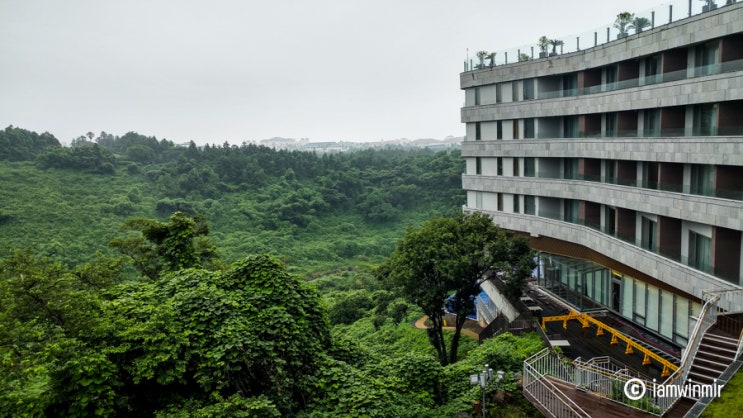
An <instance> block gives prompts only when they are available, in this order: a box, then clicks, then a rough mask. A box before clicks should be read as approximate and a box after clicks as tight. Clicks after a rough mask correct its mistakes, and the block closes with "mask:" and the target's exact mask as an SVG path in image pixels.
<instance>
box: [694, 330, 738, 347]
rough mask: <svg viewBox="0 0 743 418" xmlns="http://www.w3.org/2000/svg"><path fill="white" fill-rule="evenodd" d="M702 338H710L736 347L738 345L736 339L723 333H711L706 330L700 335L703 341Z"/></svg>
mask: <svg viewBox="0 0 743 418" xmlns="http://www.w3.org/2000/svg"><path fill="white" fill-rule="evenodd" d="M704 340H712V341H715V342H720V343H723V344H725V345H729V346H731V347H736V348H737V347H738V340H736V339H734V338H730V337H726V336H724V335H719V334H711V333H709V332H707V333H706V334H704V336H703V337H702V341H704Z"/></svg>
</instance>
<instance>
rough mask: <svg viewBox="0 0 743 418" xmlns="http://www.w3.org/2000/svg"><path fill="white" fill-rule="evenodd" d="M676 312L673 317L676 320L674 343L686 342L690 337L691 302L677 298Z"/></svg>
mask: <svg viewBox="0 0 743 418" xmlns="http://www.w3.org/2000/svg"><path fill="white" fill-rule="evenodd" d="M675 301H676V302H675V303H676V312H675V314H674V315H673V317H674V319H675V322H676V324H675V331H674V338H673V340H674V341H679V342H682V341H683V342H685V341H686V339H687V338H688V337H689V301H688V300H687V299H684V298H682V297H679V296H676V297H675Z"/></svg>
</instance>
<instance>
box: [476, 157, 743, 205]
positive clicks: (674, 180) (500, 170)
mask: <svg viewBox="0 0 743 418" xmlns="http://www.w3.org/2000/svg"><path fill="white" fill-rule="evenodd" d="M468 161H470V162H471V161H472V158H470V159H468ZM470 164H471V163H470ZM470 164H468V167H467V172H468V173H472V171H471V170H472V166H471V165H470ZM522 166H523V169H522ZM473 174H475V175H487V176H504V175H505V176H515V177H520V176H523V177H538V178H545V179H560V180H583V181H593V182H601V183H608V184H618V185H623V186H633V187H642V188H646V189H654V190H662V191H669V192H677V193H685V194H694V195H700V196H711V197H719V198H724V199H733V200H743V166H731V165H706V164H683V163H667V162H655V161H632V160H601V159H596V158H552V157H540V158H535V157H523V158H518V157H474V173H473Z"/></svg>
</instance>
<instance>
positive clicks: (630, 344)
mask: <svg viewBox="0 0 743 418" xmlns="http://www.w3.org/2000/svg"><path fill="white" fill-rule="evenodd" d="M571 319H575V320H577V321H578V322H580V323H581V325H582V326H583V328H589V327H590V326H591V324H593V325H596V328H597V330H596V336H600V335H604V331H606V332H609V333H611V344H613V345H614V344H619V340H621V341H622V342H624V343H625V344H627V348H626V349H625V350H624V354H632V353H634V350H638V351H639V352H641V353H642V354H643V355H644V357H643V360H642V364H643V365H648V364H650V359H653V360H655V361H657V362H658V363H660V364H661V365H662V366H663V372H661V377H667V376H670V375H671V372H672V371H676V369H678V366H677V365H675V364H673V363H671V362H670V361H668V360H666V359H664V358H663V357H661V356H659V355H657V354H655V353H654V352H652V351H650V350H648V349H647V348H645V347H644V346H642V345H640V344H638V343H637V342H635V341H634V340H632V339H631V338H629V337H627V336H626V335H624V334H622V333H621V332H619V331H617V330H615V329H614V328H612V327H610V326H608V325H606V324H604V323H603V322H601V321H599V320H598V319H596V318H594V317H592V316H590V315H588V314H585V313H578V312H575V311H570V312H569V313H568V314H567V315H557V316H545V317H543V318H542V329H545V328H546V324H547V322H554V321H562V327H563V329H568V321H569V320H571Z"/></svg>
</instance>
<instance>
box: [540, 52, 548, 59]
mask: <svg viewBox="0 0 743 418" xmlns="http://www.w3.org/2000/svg"><path fill="white" fill-rule="evenodd" d="M539 58H547V53H546V52H540V53H539Z"/></svg>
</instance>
